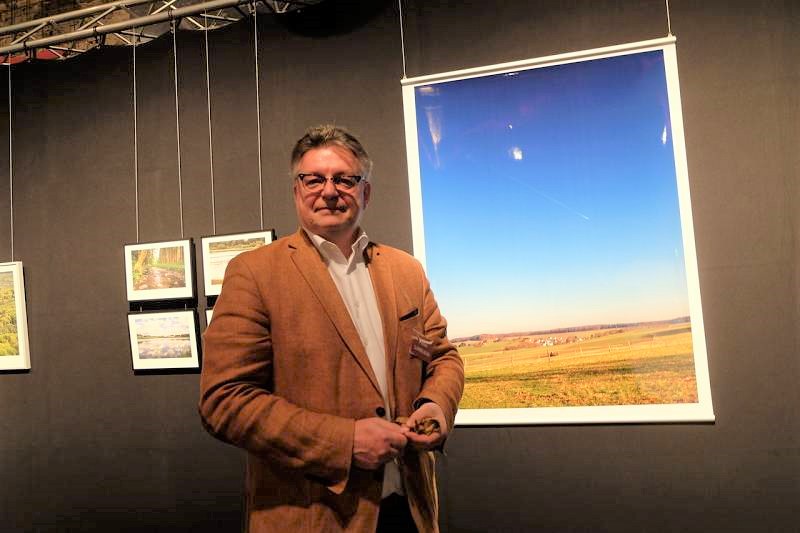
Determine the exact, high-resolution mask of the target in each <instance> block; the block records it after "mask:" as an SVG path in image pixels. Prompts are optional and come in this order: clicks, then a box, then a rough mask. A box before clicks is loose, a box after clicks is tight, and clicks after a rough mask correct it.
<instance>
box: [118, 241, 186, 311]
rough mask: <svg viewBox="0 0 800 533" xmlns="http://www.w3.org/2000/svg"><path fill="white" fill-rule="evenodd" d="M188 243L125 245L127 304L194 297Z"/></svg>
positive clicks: (167, 242) (170, 242) (166, 242)
mask: <svg viewBox="0 0 800 533" xmlns="http://www.w3.org/2000/svg"><path fill="white" fill-rule="evenodd" d="M192 259H193V255H192V240H191V239H183V240H179V241H165V242H151V243H139V244H128V245H125V285H126V288H127V293H128V301H129V302H142V301H149V300H180V299H188V298H193V297H194V269H193V268H192V266H193V262H192Z"/></svg>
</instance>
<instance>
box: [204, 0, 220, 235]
mask: <svg viewBox="0 0 800 533" xmlns="http://www.w3.org/2000/svg"><path fill="white" fill-rule="evenodd" d="M203 16H204V18H205V24H204V29H203V35H204V38H205V47H206V102H207V103H208V160H209V164H210V166H211V233H212V234H213V235H216V234H217V213H216V206H215V203H214V143H213V139H212V131H211V74H210V73H209V63H208V20H209V19H208V16H207V13H206V11H205V10H204V11H203Z"/></svg>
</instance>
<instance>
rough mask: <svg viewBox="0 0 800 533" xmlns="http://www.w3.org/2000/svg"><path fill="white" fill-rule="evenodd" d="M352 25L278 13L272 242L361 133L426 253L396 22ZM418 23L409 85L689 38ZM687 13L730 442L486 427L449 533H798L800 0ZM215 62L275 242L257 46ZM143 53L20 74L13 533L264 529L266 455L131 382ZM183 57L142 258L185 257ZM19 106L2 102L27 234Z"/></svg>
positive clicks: (387, 213)
mask: <svg viewBox="0 0 800 533" xmlns="http://www.w3.org/2000/svg"><path fill="white" fill-rule="evenodd" d="M328 3H329V4H336V7H337V9H336V11H335V12H331V9H330V8H329V7H328V8H325V7H324V4H323V7H322V8H319V9H311V10H309V11H308V12H307V13H305V14H303V15H300V16H295V15H293V16H288V17H281V18H273V17H261V18H260V25H259V39H260V41H261V46H260V48H259V67H260V77H259V79H258V83H259V89H260V96H261V102H262V113H261V128H262V143H261V148H262V161H261V168H262V170H263V174H264V190H263V201H264V219H265V224H266V225H267V227H274V228H275V229H276V230H277V232H278V234H279V235H286V234H287V233H289V232H291V231H293V230H294V229H295V220H294V213H293V208H292V204H291V200H290V196H289V192H290V184H289V180H288V179H287V171H286V160H287V156H288V152H289V149H290V148H291V145H292V143H293V140H294V139H296V138H297V137H298V136H299V135H300V134H301V133H302V130H303V129H304V128H305V127H306V126H307V125H309V124H313V123H320V122H337V123H339V124H344V125H347V126H349V127H350V128H352V129H353V130H354V131H355V132H356V133H357V134H359V135H360V136H362V137H363V139H364V140H365V141H366V144H367V147H368V149H370V151H371V152H372V153H373V155H374V158H375V162H376V173H377V175H376V190H375V198H374V201H373V203H372V204H371V206H370V210H369V212H368V215H367V220H366V226H367V228H368V230H369V231H370V234H371V236H373V237H374V238H376V239H378V240H382V241H384V242H387V243H389V244H393V245H395V246H398V247H401V248H405V249H410V246H411V233H410V222H409V221H410V218H409V213H408V207H407V206H408V190H407V184H406V164H405V141H404V135H403V119H402V104H401V96H400V83H399V79H400V77H401V75H402V58H401V54H400V40H399V28H398V16H397V7H396V4H395V3H394V2H362V3H352V2H330V1H329V2H328ZM407 4H408V5H406V9H407V12H406V52H407V60H408V64H407V73H408V75H409V76H416V75H422V74H429V73H434V72H441V71H447V70H452V69H457V68H465V67H471V66H479V65H483V64H490V63H497V62H504V61H512V60H517V59H524V58H528V57H538V56H542V55H548V54H553V53H559V52H565V51H572V50H580V49H586V48H593V47H599V46H606V45H611V44H618V43H622V42H628V41H636V40H643V39H651V38H656V37H661V36H663V35H665V34H666V17H665V14H664V2H662V1H661V0H647V1H645V0H642V1H631V0H582V1H580V0H572V1H558V2H556V1H552V0H549V1H547V0H539V1H523V0H516V1H509V2H470V3H464V2H429V1H426V2H418V1H414V2H407ZM320 11H322V13H320ZM671 13H672V28H673V32H674V33H675V34H676V35H677V37H678V44H677V50H678V65H679V71H680V77H681V92H682V100H683V111H684V124H685V130H686V142H687V152H688V162H689V175H690V182H691V195H692V207H693V214H694V221H695V235H696V240H697V255H698V262H699V268H700V284H701V290H702V296H703V307H704V317H705V325H706V336H707V343H708V353H709V367H710V374H711V387H712V394H713V400H714V405H715V411H716V415H717V421H716V423H715V424H713V425H626V426H613V425H612V426H608V425H605V426H564V427H494V428H490V427H483V428H459V429H458V430H457V431H456V432H455V433H454V435H453V436H452V439H451V441H450V442H449V444H448V455H447V456H446V457H444V458H443V460H442V461H441V463H440V465H441V468H440V472H439V473H440V487H441V499H442V504H443V517H442V526H443V529H444V530H445V531H449V532H478V531H530V530H535V529H537V528H538V529H540V530H543V531H723V530H729V531H787V530H797V521H796V513H795V508H796V505H797V501H798V498H799V497H800V447H799V446H798V440H799V438H800V415H798V409H797V405H798V401H800V393H798V387H797V386H796V385H795V382H796V381H797V379H798V377H800V364H799V363H798V356H800V353H798V352H799V351H800V350H798V337H800V272H799V271H798V268H799V267H798V265H800V214H799V213H800V184H799V183H798V181H799V178H798V169H800V149H798V147H800V109H798V105H799V103H800V97H798V91H797V89H796V87H797V86H798V82H800V79H799V78H800V67H798V62H797V57H800V44H799V43H800V39H798V37H800V34H799V32H798V30H797V28H798V27H800V6H798V4H797V3H795V2H788V1H785V2H780V1H735V2H731V1H725V2H723V1H720V0H709V1H706V2H693V1H689V0H673V1H672V2H671ZM209 41H210V50H209V64H210V68H211V114H212V124H213V143H212V145H213V174H214V191H215V200H216V213H215V214H216V216H215V222H216V232H217V233H229V232H235V231H244V230H252V229H254V228H257V227H258V224H259V212H258V210H259V204H258V181H257V169H258V157H257V145H256V128H257V124H258V123H257V122H256V120H257V119H256V115H255V74H254V68H253V48H252V26H251V25H250V24H249V23H244V24H240V25H237V26H233V27H229V28H226V29H223V30H219V31H217V32H214V33H211V34H209ZM131 59H132V57H131V49H106V50H102V51H98V52H93V53H89V54H86V55H85V56H84V57H82V58H79V59H75V60H72V61H69V62H65V63H57V64H33V65H22V66H17V67H15V68H14V69H13V71H12V81H13V114H12V118H13V165H14V214H15V219H14V221H15V240H14V259H16V260H21V261H23V262H24V264H25V276H26V283H27V301H28V321H29V327H30V339H31V358H32V364H33V369H32V370H31V372H29V373H22V374H3V375H0V435H2V438H0V479H2V485H1V486H0V520H2V524H3V525H2V526H0V527H2V529H3V530H9V531H98V530H111V531H145V530H146V531H194V532H196V531H233V530H236V529H237V528H238V527H239V523H240V514H241V494H242V480H243V469H244V462H243V458H242V454H241V453H240V452H239V451H238V450H236V449H234V448H232V447H228V446H225V445H223V444H220V443H217V442H216V441H214V440H213V439H211V437H209V436H207V435H206V434H205V433H204V432H203V431H202V429H201V428H200V424H199V421H198V419H197V415H196V409H195V404H196V399H197V389H198V387H197V381H198V376H197V375H196V374H183V375H146V376H141V375H133V373H132V372H131V368H130V355H129V350H128V340H127V325H126V312H127V310H128V305H127V303H126V300H125V291H124V275H123V261H122V246H123V245H124V244H126V243H131V242H134V241H135V240H136V216H135V193H134V191H135V189H134V153H133V139H134V135H133V106H132V86H133V83H132V74H133V68H132V60H131ZM172 60H173V59H172V42H171V39H169V38H166V39H163V40H160V41H158V42H154V43H151V44H150V45H147V46H143V47H140V48H139V49H138V50H137V63H136V76H137V80H138V83H137V94H138V136H137V139H138V149H139V184H138V185H139V195H138V198H139V214H140V219H139V230H140V235H139V237H140V240H142V241H153V240H166V239H175V238H179V237H180V217H179V211H178V205H179V203H178V180H177V168H178V167H177V165H178V158H177V142H176V139H177V137H176V132H175V103H174V85H173V81H172V72H173V70H172V69H173V66H172V65H173V64H172ZM178 67H179V97H180V98H179V100H180V108H179V116H180V121H181V136H180V139H181V171H182V172H181V175H182V180H183V181H182V196H183V219H184V232H185V235H186V236H187V237H193V238H195V239H199V237H200V236H203V235H209V234H211V233H212V232H213V230H214V228H213V226H212V224H213V221H212V214H211V168H210V157H209V150H208V147H209V136H208V129H207V109H208V108H207V103H208V102H207V99H206V92H205V91H206V88H205V70H204V69H205V55H204V49H203V36H202V34H201V33H189V32H181V33H179V34H178ZM2 73H3V76H5V73H6V71H5V70H3V71H2ZM7 96H8V95H7V91H6V89H5V83H0V100H2V101H0V213H8V212H9V187H8V154H7V151H6V149H5V148H2V147H5V146H7V145H8V128H7V125H8V113H7ZM7 220H8V217H7V216H6V215H3V216H2V217H0V259H2V260H10V259H11V253H10V239H9V236H10V231H9V225H8V223H7ZM545 230H546V229H545ZM198 274H200V275H201V269H200V268H198ZM203 303H204V302H203V300H202V299H201V300H200V306H201V308H202V306H203Z"/></svg>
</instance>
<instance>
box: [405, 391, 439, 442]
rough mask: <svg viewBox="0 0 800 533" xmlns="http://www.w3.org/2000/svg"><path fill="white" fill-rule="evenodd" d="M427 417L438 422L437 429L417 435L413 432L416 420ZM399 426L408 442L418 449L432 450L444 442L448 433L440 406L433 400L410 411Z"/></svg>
mask: <svg viewBox="0 0 800 533" xmlns="http://www.w3.org/2000/svg"><path fill="white" fill-rule="evenodd" d="M427 418H430V419H433V420H435V421H436V422H438V423H439V429H438V431H434V432H433V433H431V434H430V435H419V434H417V433H416V432H414V426H415V425H416V424H417V422H418V421H422V420H425V419H427ZM401 427H402V428H403V434H404V435H405V436H406V438H407V439H408V443H409V444H410V445H412V446H413V447H414V448H417V449H419V450H433V449H435V448H438V447H439V446H441V445H442V443H444V440H445V439H446V438H447V434H448V433H449V428H448V427H447V421H446V420H445V418H444V412H443V411H442V408H441V407H439V406H438V405H437V404H435V403H433V402H428V403H424V404H422V405H420V406H419V409H417V410H416V411H414V412H413V413H411V416H409V417H408V420H406V421H405V423H404V424H403V425H402V426H401Z"/></svg>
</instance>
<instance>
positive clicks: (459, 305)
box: [403, 38, 714, 424]
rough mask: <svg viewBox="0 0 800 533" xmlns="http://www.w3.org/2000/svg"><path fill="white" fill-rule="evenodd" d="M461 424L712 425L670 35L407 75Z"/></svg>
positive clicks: (416, 201)
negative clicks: (458, 358)
mask: <svg viewBox="0 0 800 533" xmlns="http://www.w3.org/2000/svg"><path fill="white" fill-rule="evenodd" d="M403 95H404V106H405V116H406V137H407V146H408V161H409V175H410V182H409V183H410V196H411V211H412V224H413V239H414V254H415V256H417V257H418V258H419V259H420V260H421V261H422V262H423V264H424V265H425V267H426V271H427V274H428V276H429V278H430V281H431V286H432V288H433V290H434V293H435V295H436V297H437V300H438V302H439V305H440V308H441V310H442V313H443V314H444V316H445V317H446V318H447V319H448V334H449V336H450V339H451V340H452V341H453V342H454V343H455V344H456V345H457V347H458V349H459V352H460V353H461V355H462V357H463V358H464V362H465V372H466V386H465V392H464V397H463V399H462V401H461V404H460V410H459V413H458V418H457V423H459V424H529V423H533V424H535V423H605V422H608V423H614V422H678V421H710V420H713V418H714V415H713V409H712V404H711V394H710V387H709V382H708V369H707V359H706V348H705V336H704V331H703V320H702V309H701V303H700V290H699V283H698V277H697V264H696V256H695V249H694V236H693V229H692V218H691V205H690V199H689V182H688V175H687V169H686V156H685V149H684V140H683V126H682V117H681V109H680V94H679V90H678V77H677V62H676V58H675V44H674V38H669V39H661V40H657V41H648V42H645V43H634V44H631V45H621V46H615V47H609V48H604V49H597V50H591V51H585V52H576V53H570V54H563V55H559V56H551V57H547V58H541V59H536V60H530V61H524V62H517V63H507V64H503V65H494V66H491V67H486V68H478V69H470V70H465V71H459V72H452V73H446V74H441V75H434V76H426V77H423V78H415V79H410V80H406V81H405V82H404V87H403Z"/></svg>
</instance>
